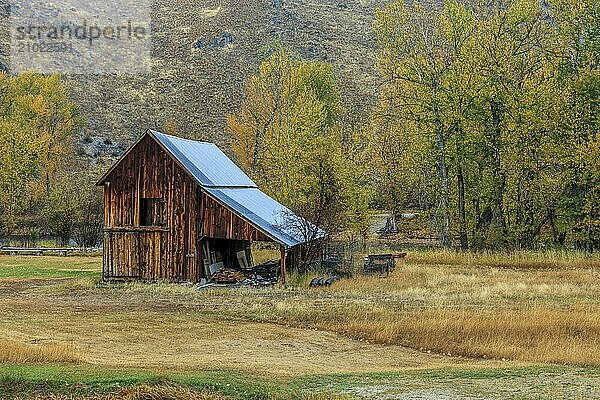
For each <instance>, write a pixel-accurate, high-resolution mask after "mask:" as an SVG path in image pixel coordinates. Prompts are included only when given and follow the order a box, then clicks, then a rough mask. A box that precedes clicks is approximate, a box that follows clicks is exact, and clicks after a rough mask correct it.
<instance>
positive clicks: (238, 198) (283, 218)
mask: <svg viewBox="0 0 600 400" xmlns="http://www.w3.org/2000/svg"><path fill="white" fill-rule="evenodd" d="M151 134H152V135H153V136H154V137H155V138H156V139H157V140H158V141H160V143H161V144H162V145H163V146H164V148H165V149H167V151H169V152H170V153H171V154H172V155H173V157H175V158H176V159H177V160H178V161H179V162H180V163H181V164H182V165H183V166H184V168H185V169H187V170H188V172H189V173H190V174H191V175H192V176H193V177H194V178H196V180H197V181H198V183H199V184H200V185H201V186H202V187H203V188H204V190H205V191H206V192H207V193H208V194H209V195H211V196H212V197H214V198H216V199H217V200H219V201H220V202H222V203H223V204H225V205H226V206H227V207H229V208H230V209H232V210H233V211H234V212H235V213H236V214H238V215H239V216H241V217H242V218H244V219H246V220H247V221H248V222H250V223H251V224H253V225H255V226H256V227H257V228H259V229H260V230H262V231H263V232H264V233H265V234H267V235H268V236H269V237H271V238H272V239H273V240H275V241H277V242H278V243H280V244H282V245H284V246H287V247H293V246H296V245H298V244H301V243H304V242H306V241H307V239H309V238H307V237H306V236H307V234H306V232H303V231H310V233H311V234H312V235H313V236H314V237H311V238H310V240H313V239H317V238H320V237H323V236H324V235H325V232H324V231H322V230H321V229H319V228H316V227H315V226H314V225H312V224H310V223H308V222H307V221H305V220H304V219H302V218H301V217H298V216H296V215H295V214H294V213H293V212H292V211H291V210H290V209H288V208H287V207H285V206H284V205H282V204H280V203H279V202H277V201H276V200H274V199H273V198H271V197H269V196H268V195H266V194H265V193H263V192H261V191H260V190H259V189H258V187H257V186H256V184H255V183H254V182H252V180H251V179H250V178H249V177H248V176H247V175H246V174H245V173H244V172H243V171H242V170H241V169H240V168H239V167H238V166H237V165H235V164H234V163H233V161H231V160H230V159H229V158H228V157H227V156H226V155H225V154H224V153H223V152H222V151H221V150H220V149H219V148H218V147H217V146H216V145H214V144H213V143H206V142H197V141H194V140H187V139H181V138H178V137H175V136H170V135H165V134H164V133H160V132H156V131H151ZM307 227H310V228H309V229H306V228H307ZM315 232H316V234H315Z"/></svg>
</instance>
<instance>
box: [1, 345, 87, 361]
mask: <svg viewBox="0 0 600 400" xmlns="http://www.w3.org/2000/svg"><path fill="white" fill-rule="evenodd" d="M81 362H83V359H82V357H81V356H80V355H79V354H78V352H77V350H76V349H75V346H73V345H69V344H64V343H56V342H51V343H41V344H28V343H21V342H17V341H14V340H9V339H0V363H6V364H9V363H10V364H18V363H81Z"/></svg>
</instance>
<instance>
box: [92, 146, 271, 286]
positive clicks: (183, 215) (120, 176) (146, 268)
mask: <svg viewBox="0 0 600 400" xmlns="http://www.w3.org/2000/svg"><path fill="white" fill-rule="evenodd" d="M143 198H150V199H162V200H163V201H164V207H162V209H163V213H164V215H163V216H162V218H161V219H160V220H162V221H164V222H165V223H164V225H162V226H140V222H141V221H140V220H141V216H140V208H141V207H140V204H141V202H142V199H143ZM104 210H105V213H104V228H105V229H104V259H103V277H104V279H142V280H168V281H198V280H200V279H201V278H202V277H204V274H205V272H204V263H203V261H202V260H203V257H202V251H201V247H200V245H199V242H200V240H202V239H204V238H220V239H235V240H246V241H250V240H264V241H271V239H270V238H269V237H267V236H266V235H265V234H264V233H262V232H261V231H259V230H258V229H256V228H255V227H254V226H252V225H250V224H249V223H247V222H246V221H245V220H244V219H242V218H241V217H239V216H237V215H236V214H235V213H233V212H232V211H230V210H229V209H227V208H225V207H224V206H223V205H221V204H220V203H219V202H217V201H216V200H214V199H213V198H211V197H210V196H208V195H207V194H206V193H204V192H202V189H201V187H200V186H199V185H198V184H197V183H196V181H194V180H193V179H192V178H191V177H190V176H189V175H188V174H187V173H186V172H185V171H184V169H183V168H182V167H181V166H180V165H179V164H178V163H177V161H176V160H175V159H173V158H172V157H171V156H170V155H169V154H168V153H166V152H165V151H164V150H163V149H162V147H161V146H160V145H159V144H158V143H157V142H156V141H155V140H154V139H153V138H151V137H150V136H148V135H146V136H145V137H144V138H143V139H142V140H141V141H140V142H139V143H138V144H137V145H136V146H135V147H134V148H133V149H132V150H131V151H130V152H129V154H128V155H127V156H126V157H124V158H123V159H122V160H121V161H120V163H119V164H118V165H117V166H116V168H115V169H114V170H113V171H112V172H111V173H110V175H108V177H107V178H106V182H105V183H104Z"/></svg>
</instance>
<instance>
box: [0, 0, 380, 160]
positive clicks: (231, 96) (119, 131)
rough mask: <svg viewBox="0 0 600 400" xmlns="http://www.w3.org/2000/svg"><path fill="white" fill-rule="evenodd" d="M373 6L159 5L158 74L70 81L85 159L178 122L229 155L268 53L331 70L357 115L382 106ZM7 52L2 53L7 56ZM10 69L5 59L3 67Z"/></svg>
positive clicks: (206, 1) (249, 0)
mask: <svg viewBox="0 0 600 400" xmlns="http://www.w3.org/2000/svg"><path fill="white" fill-rule="evenodd" d="M383 3H384V2H382V1H373V0H364V1H360V0H322V1H315V0H241V1H240V0H222V1H219V0H202V1H198V0H187V1H186V0H169V1H167V0H157V1H155V2H154V6H153V10H152V30H153V45H152V71H151V73H150V74H149V75H147V76H125V77H116V76H71V77H67V81H68V82H69V83H70V84H71V86H72V88H73V99H74V100H75V101H76V102H77V103H79V104H80V105H81V107H82V110H83V112H84V114H85V115H86V116H87V118H88V123H87V125H86V127H85V129H84V132H83V133H82V137H81V142H82V144H83V145H84V146H83V148H84V149H85V152H86V153H88V154H89V155H92V156H94V155H99V154H102V153H108V154H114V155H116V154H118V153H120V152H121V151H122V149H123V148H124V147H126V146H127V145H128V144H129V143H130V142H131V141H132V140H133V138H135V137H137V135H139V134H140V133H141V132H142V131H143V130H144V129H145V128H148V127H151V128H159V129H160V128H162V127H163V126H164V124H165V122H166V121H167V120H168V119H170V118H171V119H173V120H174V121H175V122H176V123H177V124H178V125H179V127H180V128H181V130H182V131H183V132H184V133H186V134H189V135H190V136H191V137H194V138H197V139H204V140H210V141H215V142H217V143H218V144H220V145H221V146H223V147H225V148H228V147H229V144H230V142H231V138H230V137H228V136H227V134H226V133H225V131H224V119H225V116H226V115H227V113H230V112H232V111H235V110H236V109H237V107H238V105H239V102H240V99H241V98H242V96H243V90H244V86H245V83H246V81H247V79H248V77H249V76H250V75H251V74H253V73H254V72H255V71H256V69H257V66H258V64H259V62H260V60H261V59H262V58H263V57H264V55H265V51H266V49H267V48H268V47H269V45H272V44H274V43H278V42H280V43H283V44H284V45H286V46H288V47H289V48H291V49H293V50H294V51H296V52H298V53H299V54H300V55H301V56H303V57H304V58H307V59H318V60H325V61H329V62H331V63H333V64H334V65H335V69H336V72H337V76H338V78H339V81H340V86H341V89H342V91H343V94H344V96H345V100H346V104H347V105H348V107H349V109H350V111H351V112H350V113H349V114H351V115H356V114H357V113H358V114H360V113H363V114H364V115H366V114H367V113H368V112H369V111H370V109H371V107H372V105H373V104H374V103H375V100H376V92H377V90H376V79H374V77H375V75H376V72H375V67H374V63H375V48H376V44H375V39H374V34H373V31H372V27H371V22H372V17H373V9H374V8H375V7H376V6H379V5H382V4H383ZM7 53H8V52H7V51H6V47H4V51H3V55H2V57H5V56H6V54H7ZM2 61H5V60H2Z"/></svg>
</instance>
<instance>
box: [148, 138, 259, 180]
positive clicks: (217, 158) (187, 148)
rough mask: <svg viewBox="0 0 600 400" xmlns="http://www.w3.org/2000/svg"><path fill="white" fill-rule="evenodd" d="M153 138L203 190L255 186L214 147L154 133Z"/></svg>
mask: <svg viewBox="0 0 600 400" xmlns="http://www.w3.org/2000/svg"><path fill="white" fill-rule="evenodd" d="M152 135H153V136H154V137H155V138H156V139H157V140H158V141H159V142H160V143H161V144H162V145H163V146H164V147H165V148H166V149H167V150H168V151H170V152H171V154H172V155H173V156H174V157H175V158H176V159H177V160H179V162H180V163H181V164H182V165H183V166H184V167H185V168H186V169H187V170H188V171H189V172H190V173H191V174H192V175H193V176H194V177H195V178H196V180H197V181H198V182H199V183H200V184H201V185H202V186H204V187H219V186H227V187H256V184H255V183H254V182H252V180H251V179H250V178H249V177H248V176H247V175H246V174H245V173H244V172H243V171H242V170H241V169H240V168H239V167H238V166H237V165H235V164H234V163H233V161H231V160H230V159H229V158H228V157H227V156H226V155H225V153H223V152H222V151H221V149H219V148H218V147H217V146H216V145H215V144H213V143H207V142H197V141H195V140H188V139H182V138H178V137H175V136H170V135H165V134H164V133H160V132H156V131H152Z"/></svg>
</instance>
